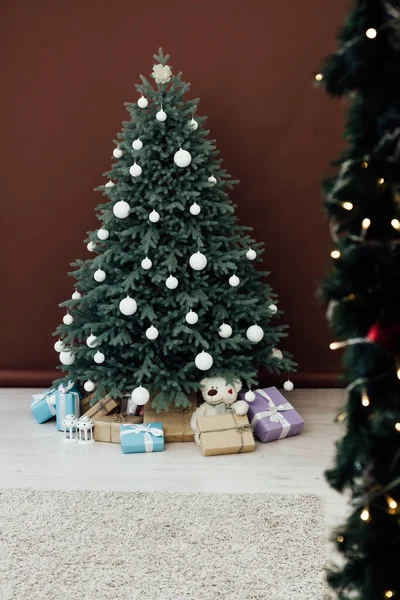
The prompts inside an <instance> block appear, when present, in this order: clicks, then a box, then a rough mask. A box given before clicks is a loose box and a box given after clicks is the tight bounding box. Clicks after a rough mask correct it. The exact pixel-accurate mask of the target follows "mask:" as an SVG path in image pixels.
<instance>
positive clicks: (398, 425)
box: [394, 423, 400, 432]
mask: <svg viewBox="0 0 400 600" xmlns="http://www.w3.org/2000/svg"><path fill="white" fill-rule="evenodd" d="M394 428H395V429H396V431H399V432H400V423H396V425H395V426H394Z"/></svg>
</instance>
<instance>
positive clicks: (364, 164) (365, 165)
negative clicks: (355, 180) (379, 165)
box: [361, 160, 368, 169]
mask: <svg viewBox="0 0 400 600" xmlns="http://www.w3.org/2000/svg"><path fill="white" fill-rule="evenodd" d="M361 166H362V168H363V169H368V163H367V161H366V160H364V162H362V163H361Z"/></svg>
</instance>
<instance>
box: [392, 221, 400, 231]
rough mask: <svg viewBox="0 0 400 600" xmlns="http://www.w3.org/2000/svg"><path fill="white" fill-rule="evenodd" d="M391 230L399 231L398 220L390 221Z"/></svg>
mask: <svg viewBox="0 0 400 600" xmlns="http://www.w3.org/2000/svg"><path fill="white" fill-rule="evenodd" d="M392 227H393V229H400V221H399V220H398V219H392Z"/></svg>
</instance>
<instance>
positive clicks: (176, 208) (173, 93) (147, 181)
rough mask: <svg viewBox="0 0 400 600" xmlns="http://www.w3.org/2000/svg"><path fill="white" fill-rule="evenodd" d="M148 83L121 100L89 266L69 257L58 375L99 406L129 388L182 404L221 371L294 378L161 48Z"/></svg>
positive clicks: (273, 311) (244, 242)
mask: <svg viewBox="0 0 400 600" xmlns="http://www.w3.org/2000/svg"><path fill="white" fill-rule="evenodd" d="M154 58H155V60H156V65H155V66H154V68H153V73H152V76H153V78H154V80H155V82H156V84H157V85H156V87H155V88H154V87H153V85H152V84H151V83H150V82H149V81H148V80H147V79H146V78H145V77H143V76H142V77H141V80H142V83H141V84H140V85H137V86H136V87H137V89H138V91H139V94H140V97H139V99H138V100H137V102H136V103H134V104H127V108H128V111H129V113H130V116H131V120H130V121H127V122H125V123H123V128H122V132H121V133H120V134H119V135H118V139H117V140H116V141H115V143H116V148H115V149H114V152H113V155H114V157H115V159H116V161H115V163H114V164H113V166H112V168H111V170H110V171H109V172H108V173H106V175H107V177H108V178H109V181H108V183H106V184H105V185H104V186H101V187H100V188H98V189H99V190H100V191H102V192H103V194H104V196H105V197H106V202H105V204H102V205H100V206H99V207H98V210H99V220H100V227H99V228H98V229H97V230H95V231H92V232H90V233H89V238H88V240H87V242H88V244H87V248H88V250H89V251H90V252H91V253H93V254H94V258H90V259H88V260H84V261H82V260H78V261H77V262H76V263H74V265H73V266H74V267H76V270H75V271H74V272H73V273H72V275H73V276H74V277H75V279H76V284H75V292H74V294H73V296H72V299H71V300H68V301H67V302H64V303H63V304H62V306H65V307H66V308H67V314H66V315H65V316H64V325H61V326H60V327H59V328H58V330H57V332H56V333H57V334H58V335H59V336H60V340H59V341H58V342H56V344H55V348H56V350H57V351H59V352H60V360H61V362H62V363H63V365H65V366H64V367H62V368H63V370H64V371H67V372H68V375H67V379H70V380H73V381H74V382H81V383H83V382H85V383H84V387H85V389H86V390H87V391H91V390H93V389H95V393H96V396H95V398H97V399H99V398H102V397H104V396H105V395H109V396H111V397H120V396H121V395H123V394H126V392H131V391H132V390H133V393H132V399H133V400H134V401H135V402H136V403H137V404H144V403H145V402H146V401H147V400H148V397H149V395H150V394H152V395H153V396H154V397H153V406H154V407H155V408H157V409H168V407H169V406H170V405H171V404H175V405H176V406H185V405H187V404H188V399H187V396H188V394H190V392H192V391H193V390H196V389H198V387H199V380H200V379H201V378H202V376H204V373H207V375H213V374H216V373H217V374H219V375H222V376H225V377H226V378H227V379H228V380H232V379H233V378H235V377H240V378H242V379H243V380H244V381H245V383H246V385H247V386H248V387H250V386H252V385H254V384H255V383H256V380H257V371H258V368H259V367H260V366H266V367H267V368H268V369H269V370H270V371H273V372H279V371H280V370H281V369H284V370H292V369H293V366H294V363H293V362H292V361H291V359H290V355H289V354H288V353H286V352H285V353H282V352H281V351H280V350H277V349H275V346H276V345H277V344H278V343H279V341H280V339H281V338H282V337H283V336H284V335H286V334H285V333H284V329H285V326H281V325H279V326H276V325H273V324H272V323H271V319H272V317H273V316H274V315H279V314H280V312H279V311H278V309H277V307H276V304H275V303H276V295H275V294H273V292H272V290H271V288H270V286H269V285H267V284H266V283H265V282H264V281H263V280H262V278H263V276H265V275H266V274H267V273H263V272H260V271H257V270H256V268H255V263H258V262H260V261H261V258H260V256H261V254H262V252H263V250H262V244H260V243H256V242H255V241H254V240H253V239H252V238H251V236H250V234H249V232H250V231H251V228H249V227H243V226H240V225H239V224H238V222H237V219H236V217H235V214H234V206H233V204H232V203H231V201H230V200H229V198H228V195H227V190H229V189H231V187H232V185H233V184H234V183H235V182H234V181H232V180H231V179H230V177H229V175H228V174H227V172H226V171H225V169H223V168H222V167H221V159H220V158H219V157H218V151H217V150H216V147H215V143H214V141H213V140H210V139H208V138H207V135H208V133H209V132H208V131H206V130H205V129H204V123H205V120H206V119H205V118H204V117H199V116H197V113H196V111H197V106H198V100H187V101H185V100H184V95H185V94H186V92H187V91H188V90H189V85H188V84H186V83H183V81H182V80H181V74H180V73H179V74H178V75H176V76H175V75H173V74H172V71H171V69H170V67H169V66H168V64H167V62H168V59H169V56H164V55H163V53H162V51H161V50H160V51H159V54H158V55H155V56H154Z"/></svg>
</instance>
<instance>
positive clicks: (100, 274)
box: [93, 269, 106, 283]
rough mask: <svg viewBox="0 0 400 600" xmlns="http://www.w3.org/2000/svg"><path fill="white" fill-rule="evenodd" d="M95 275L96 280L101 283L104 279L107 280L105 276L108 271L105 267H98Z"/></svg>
mask: <svg viewBox="0 0 400 600" xmlns="http://www.w3.org/2000/svg"><path fill="white" fill-rule="evenodd" d="M93 277H94V278H95V280H96V281H97V282H98V283H101V282H102V281H104V280H105V278H106V273H105V271H103V269H97V271H95V272H94V275H93Z"/></svg>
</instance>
